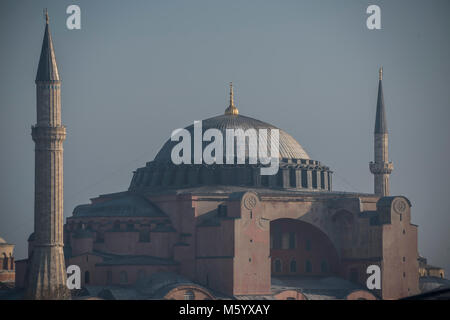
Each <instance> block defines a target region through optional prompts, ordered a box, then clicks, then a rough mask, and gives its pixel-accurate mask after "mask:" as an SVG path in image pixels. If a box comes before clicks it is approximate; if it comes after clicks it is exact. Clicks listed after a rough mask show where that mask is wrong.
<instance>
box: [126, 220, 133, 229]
mask: <svg viewBox="0 0 450 320" xmlns="http://www.w3.org/2000/svg"><path fill="white" fill-rule="evenodd" d="M133 230H134V223H133V222H132V221H128V223H127V231H133Z"/></svg>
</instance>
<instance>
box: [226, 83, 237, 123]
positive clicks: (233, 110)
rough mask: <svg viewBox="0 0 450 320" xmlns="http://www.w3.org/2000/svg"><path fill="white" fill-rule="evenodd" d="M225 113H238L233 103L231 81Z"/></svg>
mask: <svg viewBox="0 0 450 320" xmlns="http://www.w3.org/2000/svg"><path fill="white" fill-rule="evenodd" d="M225 114H227V115H235V116H237V115H238V114H239V110H238V108H236V106H235V105H234V93H233V82H230V105H229V106H228V108H226V109H225Z"/></svg>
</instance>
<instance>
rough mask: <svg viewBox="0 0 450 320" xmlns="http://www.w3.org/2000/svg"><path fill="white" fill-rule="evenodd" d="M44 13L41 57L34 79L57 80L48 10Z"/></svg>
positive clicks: (57, 74)
mask: <svg viewBox="0 0 450 320" xmlns="http://www.w3.org/2000/svg"><path fill="white" fill-rule="evenodd" d="M44 14H45V32H44V40H43V41H42V49H41V57H40V58H39V66H38V71H37V74H36V81H59V80H60V79H59V73H58V66H57V65H56V58H55V50H54V49H53V42H52V36H51V34H50V28H49V25H48V20H49V19H48V12H47V9H45V10H44Z"/></svg>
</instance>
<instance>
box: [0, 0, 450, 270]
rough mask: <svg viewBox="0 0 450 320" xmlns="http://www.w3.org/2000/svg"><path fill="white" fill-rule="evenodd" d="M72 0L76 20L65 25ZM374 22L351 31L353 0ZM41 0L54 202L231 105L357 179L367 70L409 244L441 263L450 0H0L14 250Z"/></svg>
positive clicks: (109, 181) (369, 183) (3, 220)
mask: <svg viewBox="0 0 450 320" xmlns="http://www.w3.org/2000/svg"><path fill="white" fill-rule="evenodd" d="M70 4H78V5H79V6H80V7H81V10H82V12H81V18H82V22H81V23H82V29H81V30H68V29H67V28H66V18H67V14H66V13H65V11H66V7H67V6H68V5H70ZM369 4H377V5H379V6H380V7H381V10H382V30H376V31H370V30H368V29H367V28H366V18H367V14H366V8H367V6H368V5H369ZM44 7H47V8H48V11H49V14H50V23H51V32H52V35H53V40H54V45H55V50H56V57H57V61H58V66H59V71H60V76H61V79H62V81H63V82H62V84H63V85H62V112H63V123H64V124H65V125H66V126H67V132H68V136H67V140H66V142H65V144H64V149H65V153H64V157H65V163H64V165H65V166H64V170H65V171H64V180H65V181H64V191H65V204H64V210H65V212H64V215H65V216H66V217H67V216H70V215H71V214H72V210H73V208H74V207H75V206H76V205H78V204H82V203H87V202H89V198H92V197H95V196H97V195H99V194H103V193H110V192H116V191H123V190H126V189H127V187H128V185H129V182H130V180H131V177H132V171H133V170H134V169H136V168H138V167H141V166H143V165H144V164H145V162H146V161H150V160H152V159H153V157H154V156H155V155H156V153H157V151H158V150H159V148H160V147H161V146H162V144H163V143H164V141H165V140H166V139H167V138H168V137H169V135H170V133H171V131H172V130H173V129H175V128H179V127H184V126H187V125H189V124H192V123H193V121H194V120H200V119H205V118H208V117H211V116H214V115H218V114H221V113H223V111H224V109H225V108H226V107H227V94H228V91H227V90H228V87H227V84H228V82H229V81H233V82H234V84H235V96H236V103H237V106H238V108H239V110H240V112H241V114H244V115H247V116H251V117H254V118H257V119H260V120H263V121H266V122H269V123H272V124H274V125H276V126H278V127H281V128H283V129H284V130H285V131H287V132H288V133H290V134H291V135H292V136H293V137H295V138H296V139H297V140H298V141H299V142H300V143H301V144H302V146H303V147H304V148H305V150H306V151H307V152H308V153H309V155H310V156H311V157H312V158H313V159H316V160H320V161H322V162H323V163H324V164H326V165H328V166H330V167H331V169H332V170H334V172H335V174H334V179H333V182H334V185H333V187H334V190H344V191H360V192H372V190H373V177H372V175H371V174H370V172H369V168H368V163H369V161H371V160H372V158H373V143H372V141H373V127H374V120H375V106H376V97H377V85H378V67H379V66H380V65H383V66H384V71H385V72H384V93H385V102H386V108H387V117H388V118H387V121H388V127H389V134H390V137H389V139H390V159H391V160H392V161H393V162H394V167H395V169H394V172H393V174H392V176H391V191H392V194H394V195H405V196H407V197H408V198H409V199H410V200H411V202H412V204H413V208H412V214H413V223H415V224H418V225H419V249H420V253H421V254H422V255H425V256H427V257H428V258H429V262H430V263H432V264H436V265H442V266H445V267H446V268H447V270H448V271H449V272H450V241H449V240H450V233H449V224H450V213H449V194H450V192H449V191H450V180H449V178H450V174H449V170H448V167H447V165H448V164H449V162H450V152H449V150H450V143H449V138H450V129H449V125H448V121H449V107H450V60H449V59H450V19H449V18H448V15H449V12H450V1H448V0H440V1H438V0H434V1H429V0H421V1H412V0H403V1H402V0H396V1H375V0H371V1H365V0H359V1H356V0H354V1H350V0H348V1H336V0H328V1H325V0H322V1H317V0H309V1H299V0H297V1H234V0H228V1H211V0H204V1H127V2H125V1H20V0H19V1H18V0H14V1H5V0H2V1H1V2H0V14H1V17H0V30H1V31H0V43H1V49H0V71H1V80H0V110H1V111H0V130H1V131H0V150H1V152H0V168H1V169H0V204H1V205H0V208H1V212H0V236H2V237H4V238H5V239H6V240H8V241H9V242H12V243H15V244H16V246H17V247H16V258H17V259H20V258H24V257H25V255H26V239H27V237H28V235H29V234H30V233H31V231H32V229H33V198H34V194H33V192H34V191H33V190H34V143H33V141H32V139H31V135H30V132H31V125H32V124H34V123H35V121H36V119H35V117H36V114H35V112H36V111H35V103H36V102H35V85H34V77H35V74H36V69H37V63H38V59H39V53H40V49H41V42H42V37H43V32H44V19H43V15H42V9H43V8H44Z"/></svg>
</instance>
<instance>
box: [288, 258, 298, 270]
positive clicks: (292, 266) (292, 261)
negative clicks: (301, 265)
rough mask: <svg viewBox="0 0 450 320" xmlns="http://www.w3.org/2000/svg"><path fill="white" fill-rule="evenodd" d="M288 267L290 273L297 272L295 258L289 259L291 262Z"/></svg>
mask: <svg viewBox="0 0 450 320" xmlns="http://www.w3.org/2000/svg"><path fill="white" fill-rule="evenodd" d="M289 269H290V271H291V272H292V273H295V272H297V261H295V259H292V260H291V264H290V268H289Z"/></svg>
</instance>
